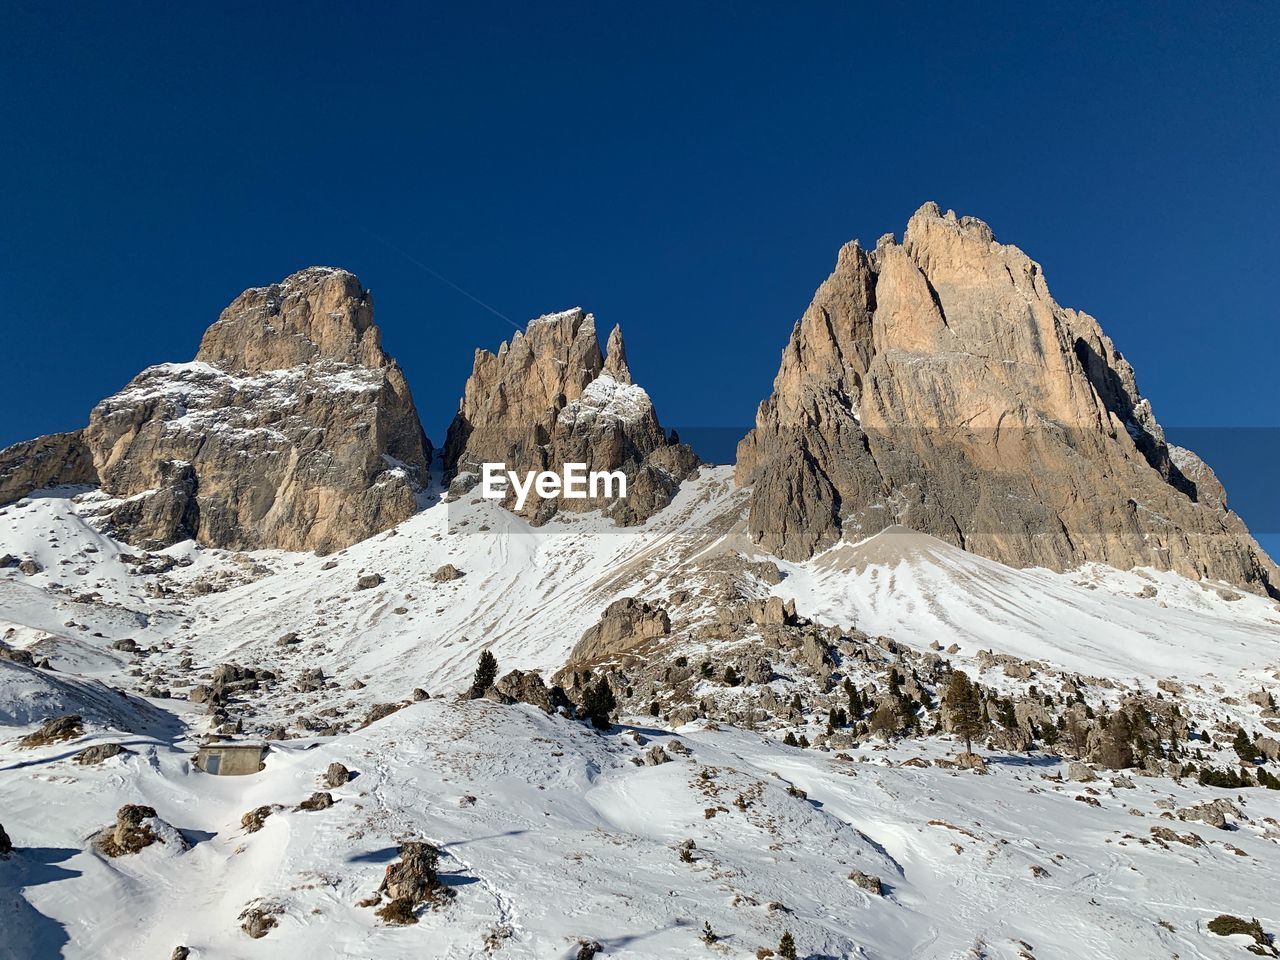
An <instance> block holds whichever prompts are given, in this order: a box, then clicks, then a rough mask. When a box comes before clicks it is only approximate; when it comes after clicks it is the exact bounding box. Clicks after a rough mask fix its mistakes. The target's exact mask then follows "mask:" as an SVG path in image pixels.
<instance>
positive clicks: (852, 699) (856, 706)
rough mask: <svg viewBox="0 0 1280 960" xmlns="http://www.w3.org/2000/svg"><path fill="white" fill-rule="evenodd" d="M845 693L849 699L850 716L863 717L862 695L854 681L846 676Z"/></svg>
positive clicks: (854, 717)
mask: <svg viewBox="0 0 1280 960" xmlns="http://www.w3.org/2000/svg"><path fill="white" fill-rule="evenodd" d="M844 694H845V696H846V697H847V698H848V699H849V716H850V717H852V718H853V719H855V720H858V719H861V717H862V711H863V706H862V697H861V696H860V695H859V694H858V688H857V687H855V686H854V685H853V681H852V680H850V679H849V678H848V677H845V678H844Z"/></svg>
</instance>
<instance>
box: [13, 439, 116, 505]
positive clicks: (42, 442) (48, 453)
mask: <svg viewBox="0 0 1280 960" xmlns="http://www.w3.org/2000/svg"><path fill="white" fill-rule="evenodd" d="M97 482H98V474H97V471H96V470H94V468H93V454H91V453H90V452H89V448H88V447H87V446H86V445H85V442H84V438H83V437H82V436H81V435H80V431H78V430H77V431H73V432H72V433H53V434H50V435H49V436H47V437H37V438H36V439H34V440H25V441H23V442H22V443H15V444H14V445H13V446H12V447H9V448H7V449H5V450H0V507H2V506H4V505H5V504H8V503H13V502H14V501H15V500H20V499H21V498H22V497H25V496H26V495H27V494H29V493H31V492H32V491H34V490H42V489H44V488H45V487H59V486H68V485H71V484H92V483H97Z"/></svg>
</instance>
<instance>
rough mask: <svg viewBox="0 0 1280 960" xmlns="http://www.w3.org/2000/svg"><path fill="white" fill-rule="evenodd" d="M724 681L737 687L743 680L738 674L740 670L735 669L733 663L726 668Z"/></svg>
mask: <svg viewBox="0 0 1280 960" xmlns="http://www.w3.org/2000/svg"><path fill="white" fill-rule="evenodd" d="M724 682H725V683H727V684H728V685H729V686H731V687H736V686H737V685H738V684H740V683H741V682H742V680H741V678H739V676H738V671H737V670H735V669H733V664H732V663H731V664H729V666H727V667H725V668H724Z"/></svg>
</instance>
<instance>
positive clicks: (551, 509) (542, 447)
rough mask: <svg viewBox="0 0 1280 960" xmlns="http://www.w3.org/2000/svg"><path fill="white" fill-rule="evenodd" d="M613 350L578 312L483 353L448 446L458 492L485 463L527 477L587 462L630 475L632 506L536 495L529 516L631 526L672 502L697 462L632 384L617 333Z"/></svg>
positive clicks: (536, 325)
mask: <svg viewBox="0 0 1280 960" xmlns="http://www.w3.org/2000/svg"><path fill="white" fill-rule="evenodd" d="M607 347H608V350H607V354H606V353H603V352H602V351H601V349H600V342H599V339H598V338H597V335H596V328H595V318H594V317H593V316H592V315H591V314H589V313H586V312H584V311H583V310H582V309H581V308H577V307H575V308H574V309H572V310H566V311H563V312H561V313H552V314H547V315H545V316H542V317H538V318H536V319H534V320H531V321H530V322H529V324H528V326H527V327H526V329H525V330H523V331H517V332H516V334H515V335H514V336H513V337H512V338H511V340H510V341H507V342H504V343H503V344H502V345H501V346H500V347H499V348H498V351H497V353H491V352H489V351H487V350H477V351H476V355H475V364H474V366H473V369H472V372H471V376H470V377H469V378H468V379H467V383H466V386H465V388H464V389H463V394H462V399H461V401H460V402H459V405H458V413H457V415H456V416H455V417H454V420H453V423H452V424H451V425H450V427H449V435H448V438H447V439H446V441H445V448H444V462H445V471H446V475H447V476H448V477H450V478H451V479H452V480H453V481H454V482H453V490H454V493H455V494H459V493H461V492H462V491H463V490H466V489H469V488H470V486H471V485H472V484H474V482H475V481H476V479H477V478H478V475H479V471H480V469H481V464H483V463H505V464H506V465H507V468H508V469H510V470H514V471H517V472H518V473H522V474H523V473H525V472H527V471H531V470H532V471H542V470H556V471H559V470H561V469H562V468H563V465H564V464H565V463H585V464H586V465H587V469H588V470H622V471H623V472H624V473H626V474H627V476H628V496H627V498H626V500H625V501H612V502H603V501H602V502H595V501H592V500H537V501H536V502H534V498H532V497H531V498H530V502H529V503H528V504H526V508H525V513H526V514H527V515H528V516H529V518H530V519H531V520H533V521H534V522H535V523H541V522H545V521H546V520H547V519H549V518H550V517H551V516H553V515H554V514H555V513H556V512H557V511H558V510H575V511H580V510H591V509H603V510H605V511H606V512H608V513H609V514H610V515H611V516H612V517H613V518H614V520H615V521H616V522H618V523H620V524H627V523H636V522H640V521H643V520H644V519H645V518H647V517H648V516H651V515H652V514H653V513H655V512H656V511H657V510H660V509H661V508H662V507H664V506H666V504H667V503H669V502H670V500H671V497H672V496H673V495H674V493H675V490H676V489H677V488H678V487H679V483H680V481H681V480H682V479H684V478H685V477H686V476H688V475H689V473H690V472H691V471H692V470H693V469H694V468H695V467H696V464H697V458H696V457H695V456H694V455H693V452H692V451H691V450H690V449H689V448H688V447H687V446H684V445H683V444H679V443H673V442H672V441H671V440H670V439H669V438H668V437H667V435H666V432H665V431H664V430H663V429H662V427H661V425H660V424H659V422H658V417H657V414H656V412H655V411H654V409H653V403H652V401H651V400H650V399H649V395H648V394H647V393H646V392H645V391H644V389H643V388H641V387H639V386H637V385H635V384H634V383H633V382H632V377H631V370H630V367H629V366H628V364H627V355H626V347H625V345H624V343H623V340H622V331H621V330H620V329H619V328H618V327H614V329H613V331H612V333H611V334H610V336H609V341H608V345H607Z"/></svg>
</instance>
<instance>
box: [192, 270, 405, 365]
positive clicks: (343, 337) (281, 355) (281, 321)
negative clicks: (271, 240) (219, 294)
mask: <svg viewBox="0 0 1280 960" xmlns="http://www.w3.org/2000/svg"><path fill="white" fill-rule="evenodd" d="M196 360H197V361H200V362H203V363H208V364H211V365H212V366H215V367H219V368H221V369H223V370H231V371H243V370H248V371H262V370H288V369H290V368H292V367H297V366H300V365H301V364H304V363H311V362H314V361H319V360H332V361H335V362H338V363H350V364H357V365H360V366H364V367H371V368H380V367H384V366H386V365H387V364H388V363H389V362H390V358H389V357H387V355H386V354H384V353H383V352H382V345H381V341H380V337H379V333H378V328H377V327H376V326H374V323H373V296H372V294H370V293H369V291H368V290H366V289H364V287H362V286H361V285H360V281H359V280H358V279H357V278H356V277H355V275H354V274H351V273H348V272H347V271H346V270H339V269H336V268H334V267H308V268H307V269H305V270H299V271H298V272H297V273H294V274H292V275H290V276H288V277H286V278H285V279H284V280H282V281H280V282H279V283H273V284H270V285H268V286H265V287H253V288H251V289H249V290H246V291H245V292H244V293H242V294H240V296H238V297H236V299H235V300H233V301H232V302H231V304H230V305H229V306H228V307H227V308H226V309H225V310H223V311H222V315H221V316H220V317H219V318H218V320H217V322H215V323H214V324H213V325H212V326H211V327H209V329H208V330H206V331H205V334H204V338H203V339H202V340H201V341H200V349H199V351H198V352H197V353H196Z"/></svg>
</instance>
